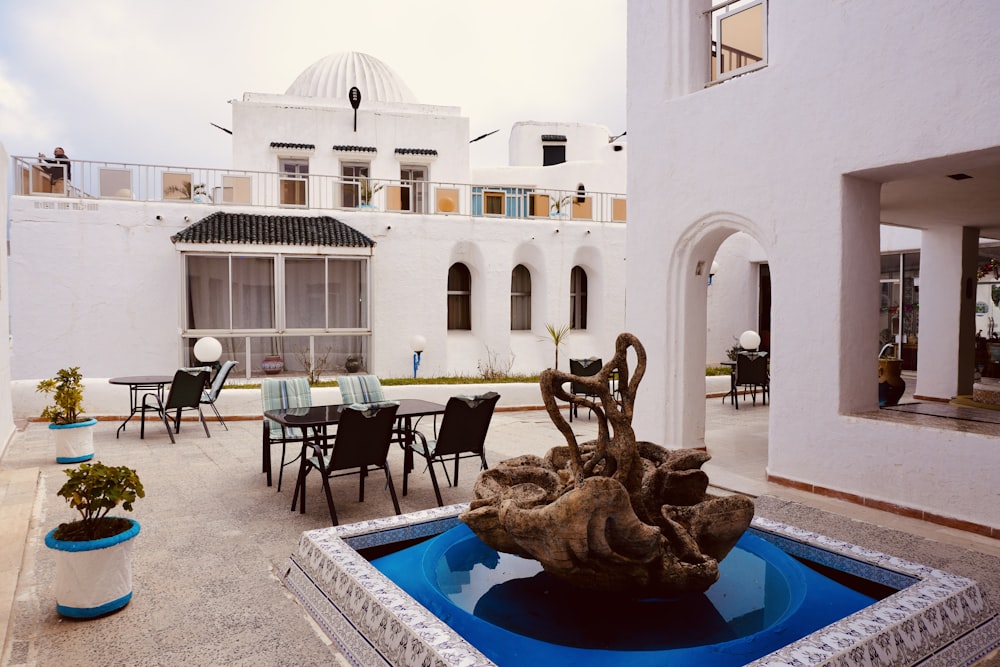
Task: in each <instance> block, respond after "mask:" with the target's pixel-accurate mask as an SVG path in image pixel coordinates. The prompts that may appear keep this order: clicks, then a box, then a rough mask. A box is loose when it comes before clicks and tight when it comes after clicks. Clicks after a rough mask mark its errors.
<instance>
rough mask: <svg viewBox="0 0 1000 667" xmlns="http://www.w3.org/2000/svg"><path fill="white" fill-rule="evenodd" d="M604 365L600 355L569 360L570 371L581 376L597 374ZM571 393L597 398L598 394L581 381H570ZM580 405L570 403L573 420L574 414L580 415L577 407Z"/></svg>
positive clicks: (588, 415) (570, 416)
mask: <svg viewBox="0 0 1000 667" xmlns="http://www.w3.org/2000/svg"><path fill="white" fill-rule="evenodd" d="M603 366H604V362H603V361H602V360H601V359H599V358H598V357H591V358H589V359H570V360H569V372H570V373H572V374H573V375H578V376H580V377H588V376H591V375H597V374H598V373H600V372H601V368H602V367H603ZM570 393H571V394H573V395H574V396H583V397H585V398H594V399H596V398H597V394H594V393H591V391H590V389H589V388H588V387H587V385H585V384H583V383H580V382H571V383H570ZM578 408H579V406H578V405H577V404H576V403H570V404H569V420H570V421H573V415H574V414H575V415H576V416H577V417H579V416H580V415H579V413H578V412H577V409H578ZM587 419H588V420H589V419H590V410H587Z"/></svg>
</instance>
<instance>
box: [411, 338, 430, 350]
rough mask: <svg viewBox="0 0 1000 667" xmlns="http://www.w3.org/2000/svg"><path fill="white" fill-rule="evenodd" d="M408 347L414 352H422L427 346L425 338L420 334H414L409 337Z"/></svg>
mask: <svg viewBox="0 0 1000 667" xmlns="http://www.w3.org/2000/svg"><path fill="white" fill-rule="evenodd" d="M410 347H411V348H413V351H414V352H423V351H424V348H425V347H427V339H426V338H424V337H423V336H420V335H417V336H414V337H413V338H411V339H410Z"/></svg>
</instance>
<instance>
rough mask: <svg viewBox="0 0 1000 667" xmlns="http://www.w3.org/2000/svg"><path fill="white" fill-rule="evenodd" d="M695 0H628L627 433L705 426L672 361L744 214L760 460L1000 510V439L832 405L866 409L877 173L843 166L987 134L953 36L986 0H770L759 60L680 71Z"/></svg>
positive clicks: (975, 87) (979, 35) (699, 355)
mask: <svg viewBox="0 0 1000 667" xmlns="http://www.w3.org/2000/svg"><path fill="white" fill-rule="evenodd" d="M709 4H710V3H708V2H700V1H698V2H695V1H688V2H677V3H659V2H655V1H653V0H632V1H631V2H630V3H629V17H628V30H629V46H628V48H629V54H628V78H629V86H628V88H629V96H630V99H629V107H628V108H629V114H628V126H629V136H632V137H633V138H634V137H635V136H642V137H643V141H642V142H633V145H632V146H631V148H630V160H629V187H628V191H629V207H630V210H629V226H628V242H627V248H628V256H629V259H628V287H629V304H628V311H627V314H626V322H627V326H628V327H629V328H630V329H631V330H632V331H634V332H635V333H636V334H637V335H639V337H640V339H642V340H643V341H644V342H645V343H646V345H647V348H651V349H650V350H649V351H650V360H651V363H653V364H660V365H661V368H660V371H659V372H658V371H657V370H656V369H655V368H654V369H653V371H652V372H651V373H648V374H647V377H649V378H650V379H651V380H652V381H651V382H650V383H648V384H651V385H652V386H651V387H647V388H646V390H645V393H644V394H643V395H640V397H639V400H638V402H637V405H636V420H635V426H636V432H637V435H639V436H640V437H643V438H646V439H650V440H653V441H659V442H664V443H665V444H667V445H670V446H687V445H691V444H697V443H698V442H699V441H700V439H702V438H703V432H704V406H703V405H700V406H699V404H700V403H703V401H701V400H700V398H699V399H698V400H695V398H696V397H697V394H698V392H695V391H693V389H692V388H693V386H694V385H693V383H694V382H695V377H696V374H695V370H694V364H692V363H689V362H687V360H688V359H691V358H694V359H697V360H698V364H699V365H700V364H701V360H702V359H703V358H704V357H705V350H704V347H703V346H704V300H705V298H706V297H705V290H706V287H704V286H703V285H701V281H702V280H703V278H702V277H701V276H696V275H695V273H696V271H697V264H698V262H699V261H701V262H710V260H711V257H712V255H713V254H714V252H715V250H716V249H717V248H718V246H719V243H721V241H722V240H723V239H724V238H726V235H727V234H728V233H730V232H732V231H745V232H747V233H748V234H750V235H751V236H752V237H754V239H755V240H756V241H757V242H758V243H759V244H760V245H761V247H762V249H763V251H764V253H765V255H766V257H767V260H768V262H769V264H770V269H771V275H772V288H773V301H772V348H773V350H774V351H775V352H774V355H773V360H772V365H771V369H772V396H773V404H772V407H771V422H770V432H769V447H770V449H769V462H768V471H769V472H770V473H772V474H776V475H780V476H783V477H787V478H790V479H794V480H800V481H805V482H809V483H814V484H819V485H822V486H826V487H829V488H833V489H841V490H845V491H851V492H854V493H858V494H860V495H862V496H868V497H877V498H885V497H886V496H889V498H888V499H890V500H892V501H893V502H897V503H899V504H902V505H906V506H912V507H930V508H934V511H936V512H938V513H941V514H944V515H947V516H953V517H959V518H965V519H969V520H974V521H978V522H981V523H985V524H988V525H992V526H998V525H1000V517H998V516H997V512H996V509H995V508H996V507H997V504H996V502H995V500H996V490H995V488H994V487H995V479H989V478H988V476H987V477H984V476H983V475H982V474H981V471H982V470H984V469H991V470H997V469H1000V450H997V449H996V448H995V447H986V446H985V443H984V442H983V439H982V438H981V437H977V436H973V435H968V434H957V433H956V434H948V435H946V432H943V431H937V430H929V429H918V428H907V427H905V426H900V425H892V424H880V423H876V422H872V421H871V420H856V419H855V418H852V417H849V416H845V413H849V412H852V411H855V410H859V409H875V408H876V407H877V392H876V381H875V372H874V361H873V360H874V358H875V355H876V353H877V351H878V350H877V342H878V338H877V322H876V320H877V314H878V303H877V299H876V296H877V290H876V285H877V281H878V261H877V259H878V252H879V233H878V222H879V214H878V187H879V186H878V184H877V183H872V182H867V181H862V180H861V179H851V178H849V177H847V178H845V175H846V174H851V173H853V172H858V171H861V170H866V169H871V168H876V167H885V166H889V165H901V164H907V163H917V162H919V161H922V160H931V159H933V158H937V157H941V156H950V155H955V154H959V153H963V152H972V151H976V150H978V149H982V148H987V147H995V146H998V145H1000V125H998V124H997V123H996V122H995V119H996V117H997V115H998V113H1000V98H998V97H997V95H996V90H998V89H1000V70H998V69H997V68H995V67H994V66H993V65H992V63H990V62H989V59H985V58H983V57H982V55H983V52H982V50H981V49H977V48H975V47H972V46H970V45H977V44H980V45H982V44H990V43H994V41H995V39H994V36H993V28H992V25H993V24H994V23H995V18H996V15H995V8H993V6H992V5H991V4H990V3H969V2H942V3H934V4H919V3H918V4H914V3H909V2H902V1H886V2H879V3H871V2H865V1H864V0H850V1H844V2H838V3H780V2H773V3H769V5H768V9H769V24H768V49H769V56H768V60H769V64H768V66H767V67H766V68H764V69H763V70H760V71H757V72H754V73H751V74H748V75H745V76H742V77H739V78H737V79H734V80H732V81H729V82H726V83H723V84H721V85H716V86H712V87H708V88H704V87H703V81H696V80H695V79H694V78H692V77H691V76H689V74H690V73H691V72H693V71H698V70H699V69H700V70H701V71H707V67H705V68H702V65H707V62H703V61H699V59H701V58H704V57H705V56H704V54H700V53H699V54H694V53H690V52H689V51H688V46H689V45H690V44H691V43H692V40H691V39H689V36H690V34H692V33H693V31H696V30H701V29H705V26H704V23H703V22H704V21H705V19H704V17H703V16H702V15H701V11H702V10H704V9H705V8H707V7H708V5H709ZM928 45H934V48H930V47H929V46H928ZM902 54H905V55H902ZM685 77H688V78H687V79H685ZM956 119H961V122H955V121H956ZM922 316H923V317H926V316H927V313H924V312H923V310H922ZM868 341H870V343H869V342H868ZM678 360H680V361H678ZM675 362H676V365H675V366H671V365H670V364H672V363H675ZM678 366H679V368H678ZM956 452H957V453H958V454H959V455H958V456H956ZM897 465H898V467H895V466H897ZM895 471H898V472H900V473H901V476H900V477H898V478H897V479H898V480H899V481H898V482H897V481H894V482H892V483H887V476H888V473H890V472H895ZM986 499H991V500H993V501H994V502H992V503H987V505H988V507H986V506H984V502H985V500H986Z"/></svg>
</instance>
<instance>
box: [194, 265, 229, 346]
mask: <svg viewBox="0 0 1000 667" xmlns="http://www.w3.org/2000/svg"><path fill="white" fill-rule="evenodd" d="M187 291H188V299H187V302H188V323H187V326H188V328H189V329H229V328H230V324H231V323H230V321H229V258H228V257H207V256H199V255H189V256H188V257H187Z"/></svg>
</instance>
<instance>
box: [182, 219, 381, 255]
mask: <svg viewBox="0 0 1000 667" xmlns="http://www.w3.org/2000/svg"><path fill="white" fill-rule="evenodd" d="M170 240H171V241H173V242H174V243H177V242H188V243H243V244H251V245H296V246H333V247H339V248H370V247H372V246H374V245H375V242H374V241H373V240H371V239H370V238H368V237H367V236H365V235H364V234H362V233H361V232H359V231H358V230H356V229H354V228H353V227H350V226H349V225H345V224H344V223H342V222H341V221H339V220H337V219H335V218H331V217H329V216H314V217H304V216H293V215H254V214H249V213H224V212H222V211H218V212H216V213H212V214H211V215H209V216H208V217H205V218H202V219H201V220H199V221H198V222H195V223H193V224H191V225H189V226H188V227H186V228H185V229H183V230H181V231H180V232H178V233H177V234H174V235H173V236H171V237H170Z"/></svg>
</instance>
